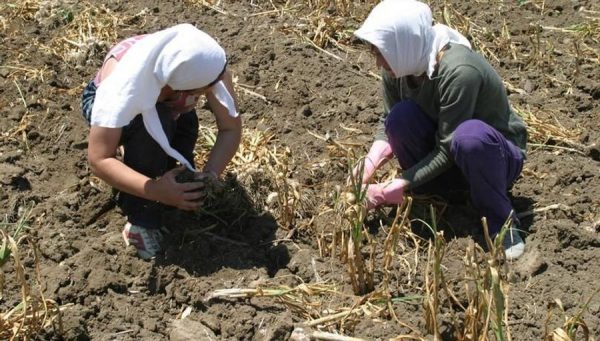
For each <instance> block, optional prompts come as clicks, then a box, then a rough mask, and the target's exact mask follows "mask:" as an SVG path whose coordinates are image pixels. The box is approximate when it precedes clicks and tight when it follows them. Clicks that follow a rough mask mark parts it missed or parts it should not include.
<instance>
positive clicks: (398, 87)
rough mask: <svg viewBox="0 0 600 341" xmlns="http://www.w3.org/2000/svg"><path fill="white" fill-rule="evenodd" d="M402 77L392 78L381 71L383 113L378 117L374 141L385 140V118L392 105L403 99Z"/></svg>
mask: <svg viewBox="0 0 600 341" xmlns="http://www.w3.org/2000/svg"><path fill="white" fill-rule="evenodd" d="M402 84H403V78H394V77H392V76H391V75H390V74H389V73H388V72H387V71H385V70H382V71H381V87H382V92H383V115H382V116H381V117H380V119H379V123H378V126H377V131H376V132H375V141H380V140H383V141H387V136H386V135H385V119H386V117H387V115H388V114H389V113H390V110H392V107H393V106H394V105H395V104H396V103H398V102H400V101H402V100H403V99H404V96H403V92H402V86H403V85H402Z"/></svg>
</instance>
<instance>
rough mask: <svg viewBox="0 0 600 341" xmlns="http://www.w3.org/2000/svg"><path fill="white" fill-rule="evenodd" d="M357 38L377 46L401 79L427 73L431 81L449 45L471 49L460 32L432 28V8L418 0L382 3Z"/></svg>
mask: <svg viewBox="0 0 600 341" xmlns="http://www.w3.org/2000/svg"><path fill="white" fill-rule="evenodd" d="M354 35H356V36H357V37H358V38H360V39H362V40H365V41H367V42H369V43H370V44H372V45H374V46H375V47H377V49H379V51H380V52H381V54H382V56H383V58H384V59H385V61H386V62H387V63H388V65H389V66H390V68H391V69H392V71H393V72H394V76H395V77H397V78H400V77H404V76H409V75H415V76H420V75H422V74H423V73H427V76H429V77H430V78H431V76H432V74H433V72H434V70H435V66H436V64H437V60H436V56H437V53H438V52H439V51H440V50H441V49H442V48H443V47H444V46H445V45H446V44H448V43H457V44H461V45H464V46H466V47H468V48H471V44H470V43H469V41H468V40H467V38H465V37H464V36H463V35H462V34H460V33H459V32H458V31H456V30H454V29H452V28H450V27H448V26H446V25H441V24H437V25H435V26H432V15H431V9H430V8H429V6H428V5H426V4H425V3H422V2H420V1H416V0H384V1H382V2H381V3H379V4H378V5H377V6H375V8H373V10H372V11H371V13H370V14H369V16H368V17H367V19H366V20H365V22H364V23H363V24H362V26H361V27H360V28H359V29H358V30H356V31H355V32H354Z"/></svg>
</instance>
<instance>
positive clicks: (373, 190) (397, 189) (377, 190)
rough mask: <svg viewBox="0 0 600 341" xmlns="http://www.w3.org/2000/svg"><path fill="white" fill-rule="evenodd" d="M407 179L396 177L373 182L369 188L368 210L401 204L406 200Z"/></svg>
mask: <svg viewBox="0 0 600 341" xmlns="http://www.w3.org/2000/svg"><path fill="white" fill-rule="evenodd" d="M405 187H406V180H403V179H394V180H391V181H387V182H382V183H378V184H371V185H369V187H368V188H367V210H371V209H373V208H375V207H377V206H380V205H383V204H387V205H399V204H401V203H402V201H403V200H404V188H405Z"/></svg>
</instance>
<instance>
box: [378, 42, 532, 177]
mask: <svg viewBox="0 0 600 341" xmlns="http://www.w3.org/2000/svg"><path fill="white" fill-rule="evenodd" d="M431 78H432V79H429V78H428V77H425V79H424V80H423V81H422V83H421V84H410V79H409V77H401V78H394V77H392V76H391V75H389V74H388V73H387V72H385V71H383V80H382V83H383V99H384V107H385V116H387V114H388V113H389V111H390V110H391V108H392V107H393V106H394V104H396V103H398V102H400V101H403V100H407V99H412V100H413V101H415V102H416V103H417V104H418V105H419V107H420V108H421V109H422V110H423V112H424V113H425V114H426V115H427V116H428V117H429V118H431V119H432V120H433V121H434V122H436V124H437V126H438V130H437V134H436V145H435V148H434V149H433V150H432V151H431V152H430V153H429V154H428V155H427V156H426V157H425V158H424V159H422V160H421V161H420V162H418V163H417V164H416V165H414V166H413V167H411V168H409V169H406V170H404V172H403V173H402V176H401V177H402V178H403V179H406V180H408V181H409V182H410V183H411V185H410V186H411V187H418V186H420V185H422V184H424V183H426V182H428V181H430V180H432V179H433V178H435V177H437V176H438V175H440V174H442V173H443V172H444V171H446V170H448V169H449V168H450V167H452V165H453V164H454V161H453V160H452V156H451V155H450V143H451V142H452V134H453V132H454V130H455V129H456V128H457V127H458V125H459V124H461V123H462V122H464V121H466V120H469V119H478V120H481V121H483V122H485V123H487V124H489V125H490V126H492V127H494V128H495V129H496V130H498V131H499V132H500V133H502V135H504V136H505V137H506V138H507V139H508V140H509V141H511V142H513V143H514V144H515V145H516V146H518V147H519V148H520V149H521V151H522V152H523V155H524V156H525V155H526V151H525V148H526V142H527V130H526V127H525V123H524V122H523V120H522V119H521V118H520V117H519V116H518V115H517V114H516V113H515V112H514V111H513V110H512V108H511V107H510V104H509V103H508V98H507V96H506V90H505V88H504V85H503V84H502V80H501V79H500V76H499V75H498V74H497V73H496V71H495V70H494V69H493V68H492V66H491V65H490V64H489V63H488V62H487V61H486V60H485V59H484V58H483V57H482V56H481V55H479V54H478V53H476V52H474V51H471V50H470V49H468V48H466V47H465V46H462V45H459V44H450V45H449V47H448V48H447V49H446V50H445V52H444V55H443V57H442V59H441V60H440V62H439V63H438V65H437V69H436V71H435V72H434V74H433V75H432V77H431ZM413 83H414V82H413ZM384 118H385V117H384ZM384 129H385V128H384V127H383V120H382V122H381V124H380V127H379V129H378V132H377V135H376V139H377V140H385V139H387V137H386V136H385V130H384Z"/></svg>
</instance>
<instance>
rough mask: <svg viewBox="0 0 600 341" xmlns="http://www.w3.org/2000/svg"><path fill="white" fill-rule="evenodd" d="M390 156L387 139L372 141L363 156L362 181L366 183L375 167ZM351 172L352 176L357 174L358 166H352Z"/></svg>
mask: <svg viewBox="0 0 600 341" xmlns="http://www.w3.org/2000/svg"><path fill="white" fill-rule="evenodd" d="M391 157H392V147H391V146H390V144H389V143H388V142H387V141H383V140H378V141H375V142H373V145H372V146H371V149H370V150H369V153H368V154H367V156H365V168H364V170H363V177H362V183H364V184H366V183H368V182H369V179H371V177H372V176H373V173H375V171H376V170H377V168H379V167H380V166H381V165H382V164H383V163H385V161H387V160H388V159H390V158H391ZM353 173H354V176H357V175H358V167H355V168H354V171H353Z"/></svg>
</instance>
